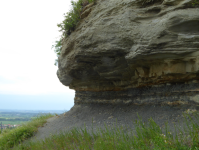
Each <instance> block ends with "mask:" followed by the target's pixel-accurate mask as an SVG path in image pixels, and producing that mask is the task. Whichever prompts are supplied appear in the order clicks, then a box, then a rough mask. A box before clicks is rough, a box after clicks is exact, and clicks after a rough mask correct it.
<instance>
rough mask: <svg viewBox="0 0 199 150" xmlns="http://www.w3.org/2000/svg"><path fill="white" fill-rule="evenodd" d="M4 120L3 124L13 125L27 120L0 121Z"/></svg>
mask: <svg viewBox="0 0 199 150" xmlns="http://www.w3.org/2000/svg"><path fill="white" fill-rule="evenodd" d="M1 122H2V124H11V125H17V124H22V123H25V122H27V121H0V123H1Z"/></svg>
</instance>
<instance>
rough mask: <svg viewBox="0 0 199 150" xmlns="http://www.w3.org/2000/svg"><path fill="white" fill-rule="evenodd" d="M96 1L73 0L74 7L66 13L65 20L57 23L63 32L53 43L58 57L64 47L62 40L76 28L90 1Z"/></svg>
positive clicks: (92, 0) (91, 1)
mask: <svg viewBox="0 0 199 150" xmlns="http://www.w3.org/2000/svg"><path fill="white" fill-rule="evenodd" d="M93 2H94V3H95V2H96V0H77V1H73V0H72V1H71V5H72V9H71V10H70V11H69V12H67V13H65V14H64V20H63V21H62V22H61V23H59V24H57V26H58V27H59V28H60V30H59V31H60V32H61V33H62V35H61V38H60V39H59V41H55V44H54V45H52V48H54V51H55V53H56V54H57V57H59V55H60V52H61V48H62V41H63V39H64V38H66V37H67V36H69V35H70V34H71V33H72V32H73V31H74V30H75V28H76V26H77V24H78V23H79V21H80V20H81V18H80V16H81V13H82V11H83V8H84V7H86V6H87V5H88V4H90V3H93ZM57 62H58V60H57V59H56V60H55V65H57Z"/></svg>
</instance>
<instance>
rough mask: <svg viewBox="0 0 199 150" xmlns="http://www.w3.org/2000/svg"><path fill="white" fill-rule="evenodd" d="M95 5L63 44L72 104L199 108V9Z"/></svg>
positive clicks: (115, 2)
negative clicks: (198, 105) (73, 94)
mask: <svg viewBox="0 0 199 150" xmlns="http://www.w3.org/2000/svg"><path fill="white" fill-rule="evenodd" d="M142 4H143V2H142V1H140V0H123V1H121V0H98V1H97V4H96V5H93V4H91V5H89V6H87V7H86V8H85V9H84V12H83V13H82V20H81V22H80V23H79V24H78V26H77V28H76V30H75V31H74V32H73V33H72V34H71V35H70V36H69V37H67V38H66V39H65V40H64V42H63V47H62V51H61V55H60V57H59V61H58V62H59V63H58V64H59V66H58V67H59V69H58V72H57V75H58V78H59V80H60V82H62V83H63V84H64V85H66V86H69V87H70V88H71V89H75V90H76V97H75V103H133V104H142V103H164V102H174V101H183V102H186V103H189V102H194V103H198V102H199V101H198V99H199V98H197V97H198V96H197V95H198V91H199V86H198V85H199V84H198V81H199V8H196V7H193V6H192V1H191V0H164V1H158V0H157V1H155V3H153V4H150V3H148V4H145V5H142Z"/></svg>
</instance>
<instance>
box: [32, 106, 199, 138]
mask: <svg viewBox="0 0 199 150" xmlns="http://www.w3.org/2000/svg"><path fill="white" fill-rule="evenodd" d="M188 109H189V110H197V111H199V106H194V105H178V106H160V105H150V106H149V105H143V106H135V105H129V106H126V105H99V104H92V105H75V106H74V107H73V108H71V110H70V111H68V112H66V113H64V114H61V115H60V116H55V117H53V118H50V119H48V121H47V123H46V124H45V125H44V126H43V127H40V128H39V130H38V132H37V133H36V134H35V136H34V137H32V138H31V140H32V141H35V140H42V139H43V140H44V139H45V138H46V137H49V136H50V135H51V134H57V133H59V132H63V131H69V130H71V129H72V128H74V127H77V128H84V127H86V128H87V129H88V130H89V131H91V129H92V126H93V130H94V132H96V131H97V129H98V128H104V123H105V124H106V125H107V126H108V127H109V126H110V127H111V126H113V125H116V124H117V125H118V126H128V127H129V128H130V129H133V130H134V129H135V124H134V123H133V121H135V120H136V119H138V115H137V114H139V116H140V117H141V118H142V120H143V122H147V121H148V119H149V118H150V117H151V118H152V119H153V120H154V121H155V122H156V123H157V124H158V125H160V127H162V128H164V125H165V124H164V123H165V122H166V121H168V125H169V127H170V129H171V130H172V132H174V130H175V128H174V123H175V124H176V125H177V126H178V127H181V126H182V123H183V120H184V117H183V112H185V111H186V110H188ZM195 120H196V119H195ZM196 121H197V120H196Z"/></svg>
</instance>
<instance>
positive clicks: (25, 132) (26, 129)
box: [0, 114, 53, 150]
mask: <svg viewBox="0 0 199 150" xmlns="http://www.w3.org/2000/svg"><path fill="white" fill-rule="evenodd" d="M52 116H53V115H51V114H47V115H43V116H39V117H37V118H34V119H33V120H32V121H29V122H26V123H25V124H23V125H22V126H20V127H18V128H15V129H12V130H9V129H6V130H3V133H2V134H0V150H7V149H9V148H12V147H13V146H15V145H18V144H19V143H20V142H22V141H24V140H26V139H27V138H29V137H31V136H33V135H34V133H35V132H36V131H37V129H38V127H40V126H42V125H43V124H44V123H45V122H46V121H47V119H48V118H50V117H52Z"/></svg>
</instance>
